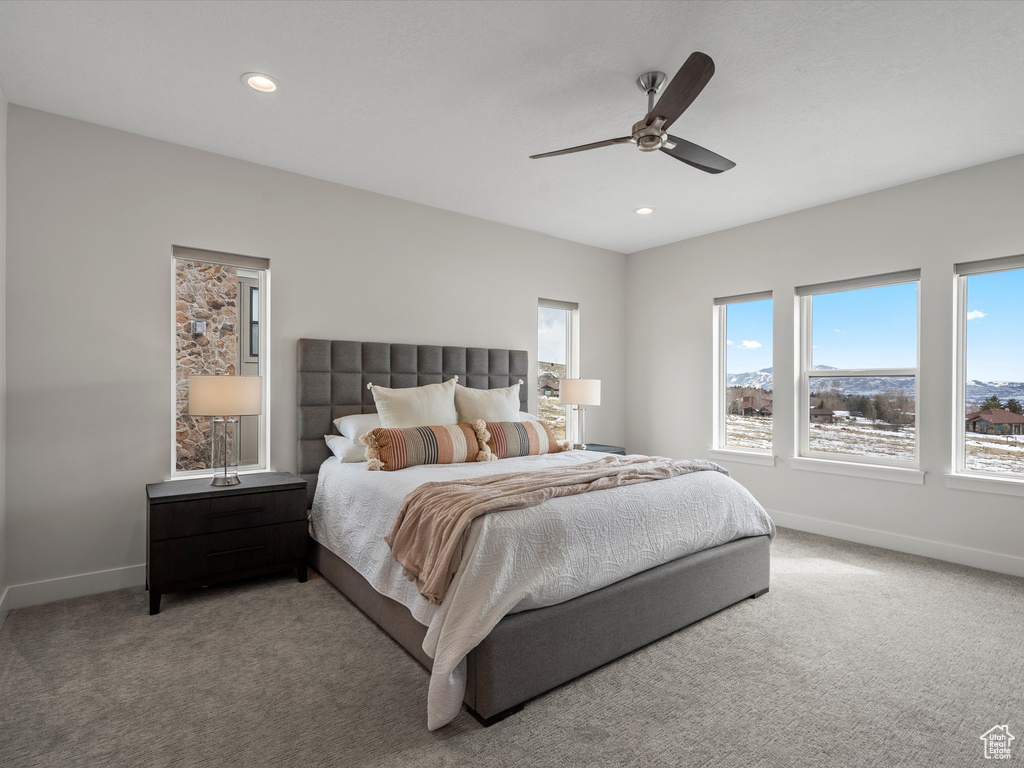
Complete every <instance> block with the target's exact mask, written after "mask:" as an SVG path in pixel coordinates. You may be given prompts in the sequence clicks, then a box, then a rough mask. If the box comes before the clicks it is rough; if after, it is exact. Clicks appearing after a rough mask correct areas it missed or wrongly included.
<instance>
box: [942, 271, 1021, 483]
mask: <svg viewBox="0 0 1024 768" xmlns="http://www.w3.org/2000/svg"><path fill="white" fill-rule="evenodd" d="M956 273H957V324H958V329H959V334H958V337H959V343H958V344H957V363H958V371H959V373H958V376H957V384H958V386H957V389H958V392H957V395H956V417H955V420H954V423H955V429H956V432H957V440H956V447H957V453H958V456H957V461H956V467H957V470H958V471H960V472H968V473H978V474H984V475H992V476H997V477H998V476H1002V477H1008V478H1017V479H1022V480H1024V357H1022V356H1021V354H1020V353H1019V351H1018V346H1019V340H1020V338H1021V336H1022V334H1024V308H1022V304H1021V295H1022V294H1021V292H1022V291H1024V256H1017V257H1011V258H1007V259H991V260H987V261H976V262H970V263H967V264H957V265H956Z"/></svg>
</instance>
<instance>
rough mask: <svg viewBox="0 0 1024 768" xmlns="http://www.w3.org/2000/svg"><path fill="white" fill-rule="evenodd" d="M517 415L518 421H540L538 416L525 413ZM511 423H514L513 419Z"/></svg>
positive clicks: (521, 412)
mask: <svg viewBox="0 0 1024 768" xmlns="http://www.w3.org/2000/svg"><path fill="white" fill-rule="evenodd" d="M518 415H519V421H541V418H540V417H539V416H534V415H533V414H532V413H527V412H526V411H520V412H519V414H518ZM513 421H515V419H513Z"/></svg>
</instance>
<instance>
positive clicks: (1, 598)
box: [0, 587, 10, 629]
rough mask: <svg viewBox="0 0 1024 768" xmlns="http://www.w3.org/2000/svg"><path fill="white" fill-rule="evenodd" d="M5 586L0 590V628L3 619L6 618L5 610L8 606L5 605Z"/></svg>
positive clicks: (0, 627)
mask: <svg viewBox="0 0 1024 768" xmlns="http://www.w3.org/2000/svg"><path fill="white" fill-rule="evenodd" d="M7 592H8V589H7V587H4V591H3V592H0V629H3V628H4V620H5V619H6V618H7V611H9V610H10V608H9V607H8V605H7Z"/></svg>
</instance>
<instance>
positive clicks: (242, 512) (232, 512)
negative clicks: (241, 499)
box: [203, 507, 263, 517]
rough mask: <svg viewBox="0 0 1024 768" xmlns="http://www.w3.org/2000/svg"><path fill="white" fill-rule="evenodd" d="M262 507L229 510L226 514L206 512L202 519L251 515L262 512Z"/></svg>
mask: <svg viewBox="0 0 1024 768" xmlns="http://www.w3.org/2000/svg"><path fill="white" fill-rule="evenodd" d="M262 511H263V507H249V509H230V510H228V511H227V512H207V513H206V514H205V515H203V517H224V516H226V515H251V514H252V513H253V512H262Z"/></svg>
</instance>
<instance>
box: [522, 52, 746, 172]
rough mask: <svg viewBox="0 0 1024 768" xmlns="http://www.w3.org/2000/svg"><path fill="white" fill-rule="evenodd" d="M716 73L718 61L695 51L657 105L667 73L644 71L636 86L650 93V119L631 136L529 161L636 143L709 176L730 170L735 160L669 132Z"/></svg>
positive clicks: (634, 126)
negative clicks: (613, 145) (709, 174)
mask: <svg viewBox="0 0 1024 768" xmlns="http://www.w3.org/2000/svg"><path fill="white" fill-rule="evenodd" d="M713 74H715V62H713V61H712V60H711V57H710V56H708V55H707V54H704V53H701V52H700V51H694V52H693V53H691V54H690V58H688V59H687V60H686V63H684V64H683V66H681V67H680V68H679V71H678V72H677V73H676V76H675V77H673V78H672V82H671V83H669V84H668V87H667V88H665V93H663V94H662V96H661V98H660V99H658V103H657V104H655V103H654V97H655V96H657V95H658V92H659V91H661V89H662V86H664V85H665V80H666V77H665V73H664V72H645V73H644V74H642V75H640V77H638V78H637V80H636V84H637V87H638V88H640V90H641V91H643V92H644V93H646V94H647V116H646V117H644V118H643V119H642V120H641V121H640V122H638V123H634V125H633V133H632V134H631V135H629V136H623V137H621V138H618V139H605V140H604V141H595V142H594V143H593V144H581V145H580V146H578V147H570V148H569V149H559V150H557V151H555V152H545V153H543V154H540V155H530V158H531V159H533V160H536V159H537V158H540V157H555V156H556V155H567V154H569V153H571V152H583V151H584V150H587V149H597V148H598V147H610V146H611V145H612V144H629V143H632V144H636V147H637V149H639V150H640V151H641V152H654V151H655V150H659V149H660V150H661V151H662V152H664V153H665V154H666V155H669V156H671V157H674V158H675V159H676V160H681V161H683V162H684V163H686V164H687V165H692V166H693V167H694V168H698V169H700V170H702V171H706V172H707V173H721V172H722V171H728V170H729V169H730V168H733V167H734V166H735V165H736V163H734V162H733V161H732V160H727V159H726V158H724V157H722V156H721V155H717V154H715V153H714V152H712V151H711V150H710V149H704V147H701V146H698V145H697V144H694V143H693V142H689V141H686V139H680V138H678V137H676V136H672V135H670V134H669V133H667V131H668V127H669V126H670V125H672V123H674V122H675V121H676V120H677V119H678V118H679V116H680V115H681V114H683V112H685V111H686V108H687V107H689V106H690V104H692V103H693V100H694V99H696V98H697V96H698V95H700V92H701V91H702V90H704V86H705V85H707V84H708V81H709V80H710V79H711V76H712V75H713Z"/></svg>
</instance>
